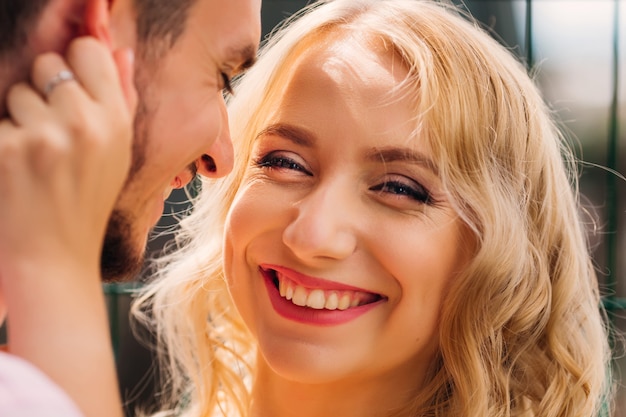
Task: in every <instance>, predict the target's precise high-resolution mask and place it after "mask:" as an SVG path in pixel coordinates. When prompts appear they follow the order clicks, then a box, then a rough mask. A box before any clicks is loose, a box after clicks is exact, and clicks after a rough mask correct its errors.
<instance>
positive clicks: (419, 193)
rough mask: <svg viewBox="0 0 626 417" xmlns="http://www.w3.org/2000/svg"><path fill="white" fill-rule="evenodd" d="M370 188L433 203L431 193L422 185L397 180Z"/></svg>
mask: <svg viewBox="0 0 626 417" xmlns="http://www.w3.org/2000/svg"><path fill="white" fill-rule="evenodd" d="M370 190H371V191H378V192H380V193H390V194H392V195H395V196H398V197H407V198H410V199H412V200H415V201H419V202H421V203H423V204H428V205H432V203H433V200H432V197H431V195H430V193H429V192H428V190H426V189H425V188H424V187H422V186H420V185H415V186H412V185H409V184H405V183H403V182H400V181H397V180H390V181H385V182H382V183H380V184H378V185H375V186H373V187H370Z"/></svg>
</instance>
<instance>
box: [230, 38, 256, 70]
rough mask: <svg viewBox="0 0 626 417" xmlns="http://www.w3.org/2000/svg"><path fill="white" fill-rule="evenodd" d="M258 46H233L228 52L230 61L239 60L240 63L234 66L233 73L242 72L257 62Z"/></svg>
mask: <svg viewBox="0 0 626 417" xmlns="http://www.w3.org/2000/svg"><path fill="white" fill-rule="evenodd" d="M256 52H257V47H256V46H255V45H252V44H250V45H246V46H243V47H241V48H231V49H229V50H228V53H227V60H228V62H237V63H240V64H238V65H237V66H236V67H235V68H233V72H234V74H233V75H237V74H240V73H242V72H244V71H245V70H247V69H248V68H250V67H251V66H253V65H254V63H255V62H256V59H257V58H256Z"/></svg>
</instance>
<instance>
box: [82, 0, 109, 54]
mask: <svg viewBox="0 0 626 417" xmlns="http://www.w3.org/2000/svg"><path fill="white" fill-rule="evenodd" d="M81 34H82V35H87V36H93V37H94V38H96V39H98V40H99V41H101V42H103V43H104V44H105V45H107V46H108V47H109V48H111V49H113V48H112V45H111V32H110V31H109V0H86V1H85V15H84V17H83V29H82V33H81Z"/></svg>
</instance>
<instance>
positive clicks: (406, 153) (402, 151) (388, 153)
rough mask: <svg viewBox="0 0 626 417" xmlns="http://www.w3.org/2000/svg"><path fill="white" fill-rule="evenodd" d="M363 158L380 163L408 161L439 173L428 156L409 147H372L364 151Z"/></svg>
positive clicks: (436, 173)
mask: <svg viewBox="0 0 626 417" xmlns="http://www.w3.org/2000/svg"><path fill="white" fill-rule="evenodd" d="M365 159H366V160H368V161H372V162H382V163H389V162H394V161H400V162H410V163H414V164H417V165H421V166H423V167H424V168H427V169H428V170H430V171H432V172H433V174H435V175H438V173H439V170H438V169H437V166H436V165H435V163H434V162H433V161H432V160H431V159H430V158H428V157H427V156H426V155H424V154H423V153H421V152H417V151H415V150H413V149H410V148H401V147H395V146H390V147H382V148H374V149H372V150H370V151H368V152H367V153H366V155H365Z"/></svg>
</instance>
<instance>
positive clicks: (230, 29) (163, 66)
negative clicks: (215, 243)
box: [102, 0, 261, 279]
mask: <svg viewBox="0 0 626 417" xmlns="http://www.w3.org/2000/svg"><path fill="white" fill-rule="evenodd" d="M260 7H261V1H260V0H232V1H228V2H224V1H215V0H198V1H197V2H196V4H194V5H193V6H192V8H191V9H190V11H189V17H188V21H187V26H186V29H185V31H184V32H183V34H182V36H181V37H180V38H179V39H178V40H177V42H176V44H175V45H174V47H173V48H172V49H171V50H169V51H168V52H167V53H166V55H165V56H164V57H163V58H162V59H160V60H158V61H157V62H156V63H154V62H141V59H140V58H138V62H137V65H136V69H137V72H136V74H135V80H136V83H137V90H138V92H139V110H138V113H137V116H136V119H135V140H134V149H133V164H132V166H131V172H130V175H129V178H128V180H127V182H126V184H125V186H124V188H123V190H122V192H121V194H120V197H119V199H118V201H117V203H116V205H115V210H114V213H113V216H112V221H111V223H110V224H109V227H108V230H107V239H106V240H105V252H104V254H103V259H102V266H103V274H104V275H105V278H115V279H120V278H124V277H132V276H133V274H135V273H136V272H137V271H138V269H139V268H140V267H141V265H142V261H143V256H144V252H145V247H146V239H147V236H148V233H149V232H150V230H151V229H152V228H153V227H154V225H155V224H156V222H157V221H158V220H159V217H160V216H161V213H162V211H163V201H164V199H165V198H167V196H168V195H169V193H170V192H171V190H172V189H173V188H179V187H182V186H184V185H185V184H187V183H188V182H189V181H190V180H191V178H192V172H191V171H190V169H189V167H192V170H195V169H196V168H197V171H198V173H199V174H201V175H204V176H207V177H221V176H223V175H225V174H227V173H228V172H230V170H231V169H232V164H233V149H232V143H231V140H230V134H229V130H228V122H227V115H226V108H225V103H224V99H223V95H222V91H223V89H224V88H225V87H226V85H225V82H224V78H227V79H230V78H232V77H233V76H234V75H236V74H237V73H239V72H241V71H242V70H244V69H245V68H246V67H248V66H249V65H251V63H252V62H253V61H254V57H255V54H256V50H257V45H258V42H259V38H260V33H261V26H260ZM132 16H133V13H132V9H131V6H130V4H129V0H118V1H117V2H115V3H114V5H113V8H112V10H111V25H112V27H113V30H112V42H113V44H114V45H115V46H116V47H132V48H136V47H137V41H136V39H135V37H134V19H133V17H132ZM203 155H209V156H210V159H209V163H207V162H206V160H203V159H202V156H203ZM205 159H206V158H205Z"/></svg>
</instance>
